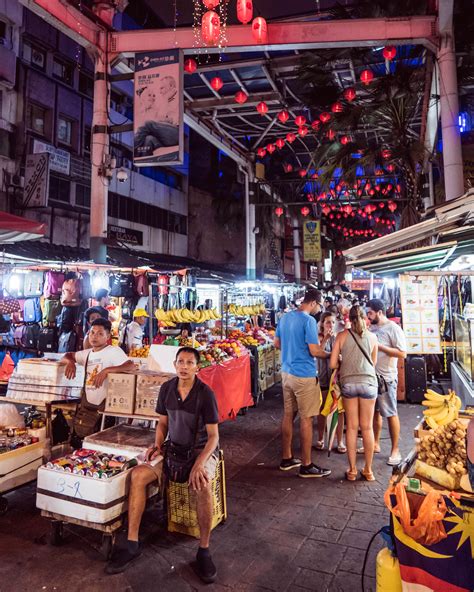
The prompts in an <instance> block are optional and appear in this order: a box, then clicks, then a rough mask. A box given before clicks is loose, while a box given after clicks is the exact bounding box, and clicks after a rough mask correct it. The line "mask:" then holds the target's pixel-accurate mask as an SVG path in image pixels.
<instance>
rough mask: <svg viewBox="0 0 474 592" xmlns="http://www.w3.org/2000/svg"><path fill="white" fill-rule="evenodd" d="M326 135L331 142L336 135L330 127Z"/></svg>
mask: <svg viewBox="0 0 474 592" xmlns="http://www.w3.org/2000/svg"><path fill="white" fill-rule="evenodd" d="M327 137H328V139H329V140H331V142H332V141H333V140H334V138H335V137H336V132H335V131H334V130H332V129H330V130H328V133H327Z"/></svg>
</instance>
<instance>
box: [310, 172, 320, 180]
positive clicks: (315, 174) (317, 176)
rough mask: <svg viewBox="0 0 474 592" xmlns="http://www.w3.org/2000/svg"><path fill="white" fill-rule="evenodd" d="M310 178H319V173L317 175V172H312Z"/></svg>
mask: <svg viewBox="0 0 474 592" xmlns="http://www.w3.org/2000/svg"><path fill="white" fill-rule="evenodd" d="M311 179H319V175H318V173H313V174H312V175H311Z"/></svg>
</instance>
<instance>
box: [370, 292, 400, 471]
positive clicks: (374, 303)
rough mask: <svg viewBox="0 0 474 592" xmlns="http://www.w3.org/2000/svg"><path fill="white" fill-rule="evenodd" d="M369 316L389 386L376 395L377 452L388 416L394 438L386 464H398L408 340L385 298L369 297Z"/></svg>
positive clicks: (379, 368) (379, 366) (378, 367)
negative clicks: (401, 366) (401, 370)
mask: <svg viewBox="0 0 474 592" xmlns="http://www.w3.org/2000/svg"><path fill="white" fill-rule="evenodd" d="M367 317H368V319H369V321H370V323H371V330H372V332H373V333H375V335H376V336H377V341H378V342H379V349H378V354H377V365H376V370H377V372H378V374H381V375H382V376H383V377H384V378H385V381H386V383H387V389H388V392H387V393H386V394H385V395H379V396H378V397H377V404H376V407H375V415H374V436H375V452H380V434H381V432H382V422H383V419H382V418H383V417H386V418H387V421H388V429H389V432H390V439H391V441H392V451H391V453H390V457H389V459H388V461H387V464H388V465H392V466H396V465H398V464H400V462H401V460H402V457H401V454H400V449H399V447H398V440H399V437H400V420H399V418H398V410H397V387H398V359H400V358H402V359H403V358H406V356H407V345H406V339H405V334H404V333H403V331H402V329H401V328H400V327H399V326H398V325H397V324H396V323H394V322H393V321H390V320H389V319H387V316H386V309H385V304H384V303H383V301H382V300H379V299H377V298H374V299H373V300H369V302H368V304H367Z"/></svg>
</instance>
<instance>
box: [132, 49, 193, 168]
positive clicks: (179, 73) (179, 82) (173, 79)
mask: <svg viewBox="0 0 474 592" xmlns="http://www.w3.org/2000/svg"><path fill="white" fill-rule="evenodd" d="M135 64H136V66H135V77H134V101H133V126H134V129H133V137H134V152H133V163H134V164H135V166H150V165H152V166H168V165H178V164H183V113H184V104H183V54H182V52H181V51H180V50H177V49H171V50H167V51H150V52H144V53H138V54H136V56H135Z"/></svg>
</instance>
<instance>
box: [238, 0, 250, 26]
mask: <svg viewBox="0 0 474 592" xmlns="http://www.w3.org/2000/svg"><path fill="white" fill-rule="evenodd" d="M252 17H253V4H252V0H237V18H238V19H239V21H240V22H241V23H242V24H243V25H246V24H247V23H250V21H251V20H252Z"/></svg>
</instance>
